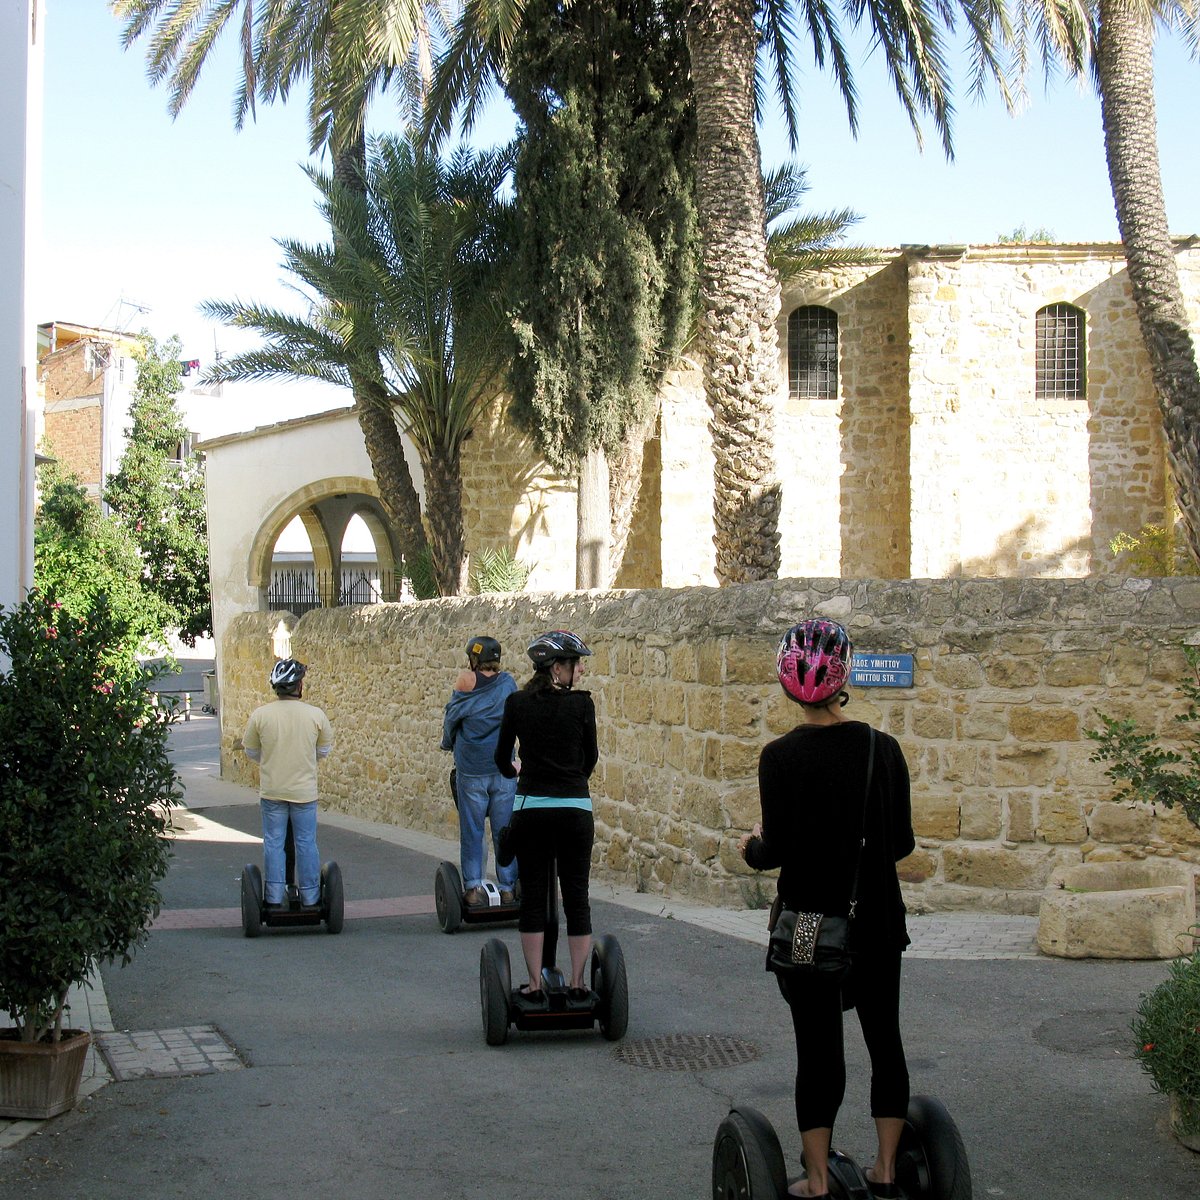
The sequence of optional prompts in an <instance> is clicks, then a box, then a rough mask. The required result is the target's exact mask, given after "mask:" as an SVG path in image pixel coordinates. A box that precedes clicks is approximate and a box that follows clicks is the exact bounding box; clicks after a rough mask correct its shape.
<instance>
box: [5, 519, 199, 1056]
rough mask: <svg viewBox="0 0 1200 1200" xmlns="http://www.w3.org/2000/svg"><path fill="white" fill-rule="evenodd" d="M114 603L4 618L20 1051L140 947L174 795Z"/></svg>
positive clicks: (10, 1004) (51, 605)
mask: <svg viewBox="0 0 1200 1200" xmlns="http://www.w3.org/2000/svg"><path fill="white" fill-rule="evenodd" d="M83 503H84V504H85V505H87V506H88V508H90V509H91V510H92V511H93V512H94V513H96V514H97V516H98V515H99V514H98V512H97V510H96V506H95V505H94V504H92V503H90V502H89V501H87V500H86V499H85V500H84V501H83ZM81 565H82V564H81ZM112 599H113V597H112V596H111V594H107V595H106V594H104V593H99V592H98V593H97V594H96V595H95V596H94V597H93V600H92V603H91V604H90V606H89V607H87V608H84V609H82V610H77V611H75V612H74V613H72V612H71V611H70V610H69V609H68V608H67V606H66V605H64V604H61V603H59V602H58V601H56V600H55V599H54V598H53V597H52V596H51V595H49V594H47V593H44V592H42V591H40V590H36V589H35V590H34V591H33V592H31V593H30V594H29V596H28V597H27V598H26V600H25V601H24V603H22V604H21V605H19V606H17V607H15V608H12V609H10V610H7V611H3V610H0V662H3V661H7V662H8V664H9V665H8V667H7V668H6V669H5V670H3V671H0V879H2V880H3V881H4V884H3V886H2V887H0V1011H3V1012H11V1013H12V1014H13V1016H14V1017H15V1018H16V1021H17V1025H18V1028H19V1029H20V1033H21V1038H22V1040H24V1041H28V1042H36V1041H41V1040H42V1039H43V1038H49V1039H52V1040H57V1037H58V1033H59V1030H60V1027H61V1021H62V1013H63V1002H64V1000H65V999H66V995H67V991H68V989H69V988H70V987H71V985H72V984H80V983H83V982H84V980H85V979H86V978H87V976H88V973H89V971H90V970H91V969H92V968H93V967H94V966H95V965H96V963H98V962H102V961H108V960H112V959H117V958H119V959H120V960H121V961H122V963H126V962H128V961H129V959H130V956H131V954H132V952H133V949H134V947H135V946H136V945H137V944H138V943H140V942H141V941H142V940H144V937H145V931H146V927H147V925H148V924H149V922H150V919H151V918H152V917H153V916H154V915H155V914H156V913H157V912H158V907H159V892H158V886H157V885H158V881H159V880H160V879H162V877H163V875H165V874H166V869H167V859H168V856H169V853H170V851H169V843H168V842H167V841H166V839H165V837H164V836H163V834H164V832H165V827H166V815H167V809H168V807H169V806H170V804H172V803H173V802H175V801H177V800H179V798H180V797H181V796H182V791H181V790H180V788H179V785H178V779H177V777H176V775H175V772H174V770H173V768H172V766H171V763H170V760H169V759H168V757H167V731H168V727H169V717H168V715H167V714H166V713H164V712H163V711H162V710H160V709H157V708H155V707H154V705H153V703H152V700H153V698H152V696H151V694H150V692H149V690H148V688H147V682H148V676H147V675H146V673H145V672H144V671H143V670H142V669H141V668H140V667H139V666H138V664H137V662H136V661H135V660H134V658H133V656H132V655H131V654H129V653H128V652H127V651H126V650H124V649H122V646H123V644H124V643H125V641H126V638H127V634H128V627H127V624H126V621H125V619H124V617H123V615H122V610H121V609H120V608H117V607H114V606H113V605H112V603H111V602H112Z"/></svg>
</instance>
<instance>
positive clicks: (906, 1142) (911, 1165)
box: [712, 1096, 971, 1200]
mask: <svg viewBox="0 0 1200 1200" xmlns="http://www.w3.org/2000/svg"><path fill="white" fill-rule="evenodd" d="M799 1178H802V1176H794V1177H793V1178H792V1179H790V1180H789V1178H788V1175H787V1169H786V1166H785V1164H784V1160H783V1150H782V1149H781V1148H780V1145H779V1138H778V1137H777V1136H776V1134H775V1130H774V1128H773V1127H772V1126H771V1122H770V1121H768V1120H767V1118H766V1117H764V1116H763V1115H762V1113H760V1112H759V1111H758V1110H757V1109H754V1108H750V1107H749V1106H747V1105H738V1107H736V1108H732V1109H730V1110H729V1116H727V1117H726V1118H725V1119H724V1120H723V1121H722V1122H721V1124H720V1126H719V1127H718V1129H717V1136H716V1140H715V1141H714V1142H713V1157H712V1195H713V1200H786V1197H787V1194H788V1188H789V1187H790V1186H791V1184H793V1183H795V1182H796V1181H797V1179H799ZM829 1194H830V1195H831V1196H834V1197H838V1200H871V1198H872V1192H871V1186H870V1184H869V1183H868V1182H867V1177H866V1175H865V1174H863V1172H862V1170H861V1169H860V1168H859V1165H858V1163H856V1162H855V1161H854V1160H853V1159H852V1158H851V1157H850V1156H849V1155H848V1154H842V1153H841V1152H840V1151H836V1150H831V1151H830V1154H829ZM893 1194H894V1195H896V1196H897V1197H898V1200H971V1167H970V1164H969V1163H968V1162H967V1152H966V1149H965V1147H964V1146H963V1140H962V1136H961V1135H960V1134H959V1132H958V1126H957V1125H955V1124H954V1121H953V1120H952V1119H951V1117H950V1114H949V1113H948V1112H947V1111H946V1106H945V1105H944V1104H942V1103H941V1101H940V1100H935V1099H934V1098H933V1097H932V1096H913V1097H912V1099H911V1100H910V1101H909V1103H908V1116H907V1118H906V1120H905V1124H904V1132H903V1133H902V1134H901V1135H900V1148H899V1151H898V1152H897V1155H896V1191H895V1193H893Z"/></svg>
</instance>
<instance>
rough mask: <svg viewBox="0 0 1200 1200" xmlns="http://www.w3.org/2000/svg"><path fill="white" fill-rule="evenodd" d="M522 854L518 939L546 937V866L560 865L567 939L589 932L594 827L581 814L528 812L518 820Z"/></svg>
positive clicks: (585, 812)
mask: <svg viewBox="0 0 1200 1200" xmlns="http://www.w3.org/2000/svg"><path fill="white" fill-rule="evenodd" d="M519 821H520V830H521V832H520V835H519V843H518V844H519V845H520V850H521V853H520V855H519V856H518V858H517V872H518V874H519V875H520V879H521V915H520V917H519V918H518V920H517V928H518V929H519V930H520V931H521V932H522V933H544V932H545V931H546V888H547V885H548V883H549V868H550V860H551V859H552V858H553V859H557V861H558V882H559V886H560V887H561V889H562V906H563V914H564V916H565V917H566V919H567V936H568V937H578V936H580V935H581V934H586V933H591V932H592V910H591V906H590V905H589V903H588V876H589V875H590V874H591V870H592V842H593V841H594V840H595V837H596V824H595V821H594V820H593V819H592V814H591V811H590V810H589V809H585V808H530V809H526V810H524V811H522V812H521V813H520V816H519Z"/></svg>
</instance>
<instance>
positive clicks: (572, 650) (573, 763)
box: [496, 629, 599, 1001]
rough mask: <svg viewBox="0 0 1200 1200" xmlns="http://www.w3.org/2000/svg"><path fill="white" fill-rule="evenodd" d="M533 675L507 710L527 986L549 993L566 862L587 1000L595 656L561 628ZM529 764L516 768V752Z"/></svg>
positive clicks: (533, 992)
mask: <svg viewBox="0 0 1200 1200" xmlns="http://www.w3.org/2000/svg"><path fill="white" fill-rule="evenodd" d="M527 653H528V655H529V657H530V659H531V660H532V661H533V666H534V672H533V678H532V679H531V680H530V681H529V682H528V683H527V684H526V685H525V687H524V688H523V689H522V690H521V691H519V692H514V693H513V694H512V695H511V696H509V697H508V699H507V700H506V701H505V703H504V717H503V719H502V720H501V722H500V736H499V741H498V742H497V744H496V767H497V769H498V770H499V771H500V773H501V774H502V775H505V776H507V777H508V778H509V779H511V778H512V777H513V776H514V775H517V776H518V779H517V798H516V801H515V803H514V804H513V812H514V814H517V813H519V814H520V819H519V828H520V835H519V844H520V848H519V851H518V855H517V871H518V874H519V877H520V880H521V912H520V916H519V918H518V922H517V927H518V928H519V929H520V931H521V950H522V952H523V953H524V955H525V966H526V968H527V969H528V971H529V984H528V986H527V987H523V988H522V989H521V993H522V995H524V996H527V997H529V998H530V999H531V1000H534V1001H536V1000H537V999H539V998H540V996H541V990H542V982H541V978H542V943H543V942H544V940H545V933H546V899H547V895H546V893H547V889H548V888H549V886H550V881H549V866H550V862H551V860H557V862H558V879H559V883H560V885H561V888H562V906H563V914H564V916H565V917H566V923H567V947H568V950H569V952H570V956H571V983H570V988H571V994H572V998H576V999H583V998H585V997H586V996H587V989H586V988H585V987H584V983H583V972H584V968H585V966H586V965H587V959H588V954H589V952H590V951H591V948H592V914H591V907H590V905H589V903H588V875H589V874H590V872H591V867H592V842H593V840H594V837H595V825H594V822H593V819H592V801H591V794H590V792H589V791H588V778H589V777H590V775H591V773H592V771H593V769H594V768H595V766H596V760H597V759H598V758H599V751H598V749H597V746H596V707H595V705H594V704H593V703H592V697H591V694H590V693H589V692H581V691H577V690H576V684H578V683H579V681H580V679H582V678H583V662H582V661H581V660H582V659H583V658H584V657H585V656H587V655H589V654H591V651H590V650H589V649H588V648H587V646H585V645H584V644H583V642H582V641H581V640H580V639H579V638H577V637H576V636H575V635H574V634H573V633H568V632H567V631H566V630H562V629H556V630H552V631H550V632H549V633H543V634H542V635H541V636H540V637H537V638H535V639H534V640H533V641H532V642H531V643H530V645H529V649H528V651H527ZM514 743H519V745H520V749H519V755H520V757H519V758H518V759H517V760H516V761H515V762H514V760H513V745H514Z"/></svg>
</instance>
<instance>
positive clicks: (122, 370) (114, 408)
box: [38, 321, 138, 501]
mask: <svg viewBox="0 0 1200 1200" xmlns="http://www.w3.org/2000/svg"><path fill="white" fill-rule="evenodd" d="M137 344H138V343H137V340H136V339H135V338H132V337H130V336H129V335H128V334H125V333H119V332H117V331H116V330H112V329H100V328H95V327H92V326H87V325H74V324H71V323H70V322H67V321H48V322H46V323H45V324H43V325H39V326H38V385H39V391H40V392H41V396H42V404H41V412H40V414H39V416H40V420H39V426H40V427H39V429H38V442H39V444H41V445H45V446H46V447H47V448H48V450H49V451H50V453H51V454H52V455H53V457H54V458H56V459H57V460H58V462H59V464H60V465H61V466H62V468H63V470H65V471H69V472H70V473H72V474H74V475H76V476H78V478H79V481H80V483H82V484H83V486H84V487H85V488H86V489H87V493H88V495H89V496H91V498H92V499H93V500H96V501H99V499H100V496H101V494H102V492H103V490H104V486H105V484H106V483H107V482H108V478H109V476H110V475H112V474H114V473H115V471H116V470H117V465H118V464H119V462H120V459H121V454H122V453H123V452H124V448H125V426H126V425H127V424H128V423H129V406H130V404H131V403H132V401H133V385H134V382H135V380H136V378H137V366H136V363H135V361H134V357H133V352H134V350H135V349H136V347H137Z"/></svg>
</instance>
